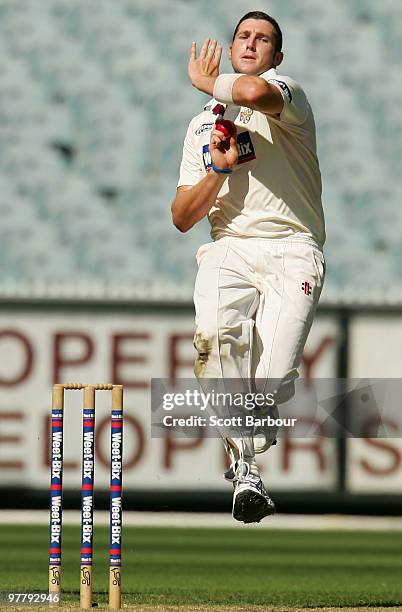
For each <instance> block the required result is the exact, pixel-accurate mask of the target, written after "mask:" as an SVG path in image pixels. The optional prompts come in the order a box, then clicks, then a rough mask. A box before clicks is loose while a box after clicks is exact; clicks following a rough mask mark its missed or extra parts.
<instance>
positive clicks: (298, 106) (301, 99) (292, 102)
mask: <svg viewBox="0 0 402 612" xmlns="http://www.w3.org/2000/svg"><path fill="white" fill-rule="evenodd" d="M261 76H262V78H264V79H265V80H266V81H267V82H268V83H271V84H272V85H275V86H276V87H277V88H278V89H279V91H280V92H281V94H282V98H283V103H284V106H283V110H282V112H281V115H280V119H281V121H284V122H285V123H291V124H293V125H301V124H302V123H304V122H305V121H306V119H307V114H308V100H307V96H306V94H305V93H304V91H303V89H302V87H301V86H300V85H299V84H298V83H296V81H294V80H293V79H291V78H290V77H288V76H279V75H275V76H273V77H271V75H269V74H267V73H266V74H262V75H261Z"/></svg>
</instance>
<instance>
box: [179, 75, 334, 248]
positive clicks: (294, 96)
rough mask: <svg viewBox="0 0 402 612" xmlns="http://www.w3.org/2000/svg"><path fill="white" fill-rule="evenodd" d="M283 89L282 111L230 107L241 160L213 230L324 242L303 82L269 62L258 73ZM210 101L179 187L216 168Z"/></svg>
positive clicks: (191, 140)
mask: <svg viewBox="0 0 402 612" xmlns="http://www.w3.org/2000/svg"><path fill="white" fill-rule="evenodd" d="M261 77H262V78H264V79H266V81H268V82H269V83H273V84H274V85H276V86H277V87H278V88H279V90H280V91H281V94H282V97H283V101H284V107H283V110H282V113H281V114H280V116H273V115H266V114H264V113H261V112H259V111H255V110H252V109H249V108H245V107H242V108H239V107H238V106H228V107H227V109H226V112H225V119H230V120H232V121H234V123H235V124H236V127H237V144H238V147H239V162H238V165H237V167H236V168H235V170H234V172H233V174H231V175H230V176H229V177H228V178H227V179H226V180H225V182H224V184H223V186H222V188H221V190H220V192H219V193H218V196H217V200H216V203H215V205H214V206H212V208H211V209H210V211H209V213H208V218H209V221H210V223H211V228H212V229H211V236H212V238H213V239H214V240H217V239H219V238H221V237H222V236H243V237H249V236H250V237H258V238H282V237H295V238H297V237H305V236H307V237H309V238H312V239H313V240H315V241H316V242H317V243H318V244H319V245H321V246H322V245H323V244H324V241H325V223H324V215H323V210H322V203H321V174H320V168H319V164H318V159H317V150H316V135H315V123H314V116H313V113H312V110H311V107H310V104H309V102H308V100H307V97H306V94H305V93H304V91H303V89H302V88H301V86H300V85H299V84H298V83H296V82H295V81H293V79H291V78H290V77H287V76H281V75H278V74H277V72H276V70H275V69H274V68H272V69H271V70H268V71H267V72H265V73H264V74H262V75H261ZM216 104H218V102H216V100H212V101H211V102H209V103H208V104H207V105H206V106H205V107H204V110H203V112H202V113H200V114H199V115H197V116H196V117H194V118H193V119H192V120H191V122H190V125H189V127H188V130H187V134H186V138H185V140H184V146H183V158H182V162H181V166H180V179H179V183H178V186H181V185H195V184H196V183H198V182H199V181H200V180H201V179H202V178H203V177H204V176H205V175H206V173H207V172H210V171H212V170H211V156H210V153H209V141H210V138H211V130H212V129H213V126H214V124H215V119H216V116H215V115H214V114H213V112H212V109H213V108H214V107H215V105H216Z"/></svg>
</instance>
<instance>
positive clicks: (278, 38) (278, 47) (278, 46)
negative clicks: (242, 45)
mask: <svg viewBox="0 0 402 612" xmlns="http://www.w3.org/2000/svg"><path fill="white" fill-rule="evenodd" d="M246 19H264V21H268V22H269V23H271V24H272V25H273V26H274V29H275V53H276V52H277V51H282V30H281V29H280V27H279V23H278V22H277V21H276V19H274V18H273V17H271V15H267V13H263V12H262V11H250V13H247V14H246V15H244V17H242V18H241V19H240V21H239V23H238V24H237V26H236V29H235V31H234V34H233V38H232V42H233V41H234V39H235V38H236V34H237V31H238V29H239V26H240V24H241V23H242V22H243V21H245V20H246Z"/></svg>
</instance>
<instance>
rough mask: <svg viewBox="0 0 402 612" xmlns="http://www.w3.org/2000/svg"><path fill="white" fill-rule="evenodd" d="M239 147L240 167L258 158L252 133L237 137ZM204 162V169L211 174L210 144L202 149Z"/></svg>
mask: <svg viewBox="0 0 402 612" xmlns="http://www.w3.org/2000/svg"><path fill="white" fill-rule="evenodd" d="M237 146H238V148H239V161H238V162H237V163H238V165H240V164H244V163H246V162H249V161H251V160H253V159H255V158H256V155H255V149H254V145H253V141H252V140H251V136H250V132H241V133H240V134H238V135H237ZM202 160H203V162H204V168H205V170H206V171H207V172H209V171H210V170H211V168H212V160H211V153H210V151H209V144H205V145H204V146H203V147H202Z"/></svg>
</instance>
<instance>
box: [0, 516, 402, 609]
mask: <svg viewBox="0 0 402 612" xmlns="http://www.w3.org/2000/svg"><path fill="white" fill-rule="evenodd" d="M0 542H1V550H2V554H1V555H0V590H1V591H21V590H22V591H26V590H27V589H30V590H34V589H44V590H45V589H47V562H48V554H47V546H48V529H47V527H45V526H23V527H21V526H18V527H17V526H12V525H2V526H0ZM94 549H95V554H94V592H95V595H94V600H95V601H97V602H98V603H99V605H103V604H104V603H105V602H106V601H107V577H108V574H107V550H108V528H107V527H102V528H98V529H96V531H95V544H94ZM401 550H402V533H401V532H381V533H380V532H349V531H348V532H345V531H325V532H322V531H293V530H292V531H285V530H283V531H282V530H272V531H271V530H268V529H247V528H245V529H209V528H208V529H207V528H205V529H184V528H183V529H178V528H153V527H152V528H151V527H149V528H133V527H126V528H124V532H123V570H122V582H123V586H122V588H123V600H124V603H125V604H126V605H135V604H149V605H151V606H155V608H156V607H157V606H160V605H162V606H163V605H166V606H167V605H187V606H189V605H190V606H191V605H200V604H202V605H203V606H210V605H212V604H216V605H218V604H219V605H227V606H233V607H234V606H236V605H243V606H253V605H257V606H258V605H260V606H261V605H263V606H273V607H278V606H281V607H320V606H321V607H331V606H335V607H336V606H348V607H352V606H387V607H388V606H398V605H402V588H401V585H402V554H401ZM78 583H79V528H78V527H69V526H66V527H65V528H64V530H63V590H64V592H65V601H66V602H77V601H78Z"/></svg>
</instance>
